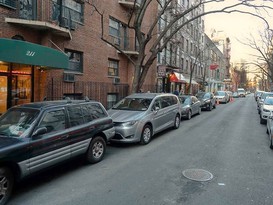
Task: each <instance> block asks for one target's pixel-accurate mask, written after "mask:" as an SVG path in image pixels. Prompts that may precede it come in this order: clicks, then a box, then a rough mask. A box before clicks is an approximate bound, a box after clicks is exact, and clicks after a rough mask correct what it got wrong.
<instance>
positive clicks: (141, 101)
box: [112, 98, 152, 111]
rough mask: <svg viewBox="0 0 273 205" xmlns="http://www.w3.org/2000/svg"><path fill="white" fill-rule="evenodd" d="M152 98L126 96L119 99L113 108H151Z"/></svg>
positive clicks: (134, 109)
mask: <svg viewBox="0 0 273 205" xmlns="http://www.w3.org/2000/svg"><path fill="white" fill-rule="evenodd" d="M151 102H152V99H149V98H124V99H123V100H121V101H119V102H118V103H117V104H116V105H114V106H113V108H112V109H117V110H133V111H145V110H147V109H148V108H149V106H150V104H151Z"/></svg>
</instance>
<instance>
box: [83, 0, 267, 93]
mask: <svg viewBox="0 0 273 205" xmlns="http://www.w3.org/2000/svg"><path fill="white" fill-rule="evenodd" d="M269 1H271V0H269ZM86 2H87V3H89V4H90V5H92V6H93V8H94V11H95V12H97V13H98V14H99V15H100V18H101V29H102V30H101V40H103V41H104V42H106V43H107V44H109V45H111V46H113V47H114V48H115V49H117V50H118V51H119V52H120V53H122V54H124V55H125V56H126V57H127V58H128V60H129V61H130V62H131V63H132V64H133V65H134V68H135V69H134V74H133V81H132V86H131V88H132V90H131V91H132V92H137V91H138V90H139V89H140V88H141V87H142V85H143V83H144V81H145V78H146V75H147V73H148V71H149V69H150V67H151V65H152V64H153V63H154V61H155V59H156V58H157V54H158V53H159V52H162V50H163V49H164V48H166V46H167V44H168V43H169V42H170V41H171V40H172V39H173V37H175V35H176V33H177V32H179V31H180V30H181V29H183V28H184V27H185V26H186V25H187V24H189V23H190V22H192V21H194V20H196V19H198V18H201V17H202V16H205V15H209V14H213V13H234V12H238V13H242V14H247V15H252V16H256V17H257V18H260V19H262V20H264V21H265V19H263V18H262V17H261V16H260V15H259V14H258V13H257V11H258V10H260V9H263V10H272V8H271V7H269V6H264V5H255V2H254V1H253V0H240V1H238V2H237V3H235V4H233V5H229V6H227V7H224V8H221V9H219V10H214V11H204V12H202V13H199V12H198V10H199V9H200V7H203V6H206V5H209V4H210V3H215V2H217V3H219V4H221V2H224V0H195V1H193V3H192V5H190V6H188V8H185V9H183V10H176V11H175V15H172V18H167V19H166V18H165V16H166V14H167V12H169V11H170V9H172V10H175V9H176V6H175V5H177V4H175V3H174V2H175V1H174V0H141V1H139V0H134V6H133V9H132V10H130V11H128V15H129V18H128V22H127V27H128V28H129V29H132V30H133V31H134V33H135V37H136V41H137V42H138V44H139V49H138V51H139V55H137V56H136V57H135V58H132V57H131V56H130V55H127V54H126V53H125V52H124V51H123V50H122V49H120V47H119V46H117V45H115V44H114V43H113V42H111V41H109V39H108V38H107V34H106V32H105V31H104V25H103V22H104V18H106V17H105V16H104V12H103V9H101V8H100V7H99V1H97V0H86ZM154 3H156V4H157V5H156V6H157V8H158V12H157V15H155V16H154V19H149V22H150V25H149V28H148V30H147V29H146V31H145V32H144V30H145V29H144V26H145V25H143V22H145V21H144V19H145V14H146V13H147V12H148V11H149V8H150V6H154ZM242 8H248V9H253V11H251V12H249V11H243V10H242ZM191 13H195V14H196V15H190V14H191ZM162 19H166V21H165V26H164V27H163V28H161V30H158V27H157V25H158V22H159V21H160V20H162ZM265 22H266V21H265ZM145 28H147V25H146V27H145ZM147 48H148V52H147Z"/></svg>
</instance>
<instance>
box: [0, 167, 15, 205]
mask: <svg viewBox="0 0 273 205" xmlns="http://www.w3.org/2000/svg"><path fill="white" fill-rule="evenodd" d="M13 184H14V178H13V174H12V173H11V171H10V169H9V168H7V167H0V204H6V203H7V201H8V200H9V198H10V196H11V193H12V189H13Z"/></svg>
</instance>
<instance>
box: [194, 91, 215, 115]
mask: <svg viewBox="0 0 273 205" xmlns="http://www.w3.org/2000/svg"><path fill="white" fill-rule="evenodd" d="M196 97H197V99H198V100H199V101H200V102H201V108H202V109H206V110H208V111H211V110H212V108H216V97H215V96H214V94H213V93H212V92H198V93H197V94H196Z"/></svg>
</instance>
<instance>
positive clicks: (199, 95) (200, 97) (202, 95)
mask: <svg viewBox="0 0 273 205" xmlns="http://www.w3.org/2000/svg"><path fill="white" fill-rule="evenodd" d="M206 94H207V93H197V94H196V97H197V98H198V99H202V98H204V97H205V95H206Z"/></svg>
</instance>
